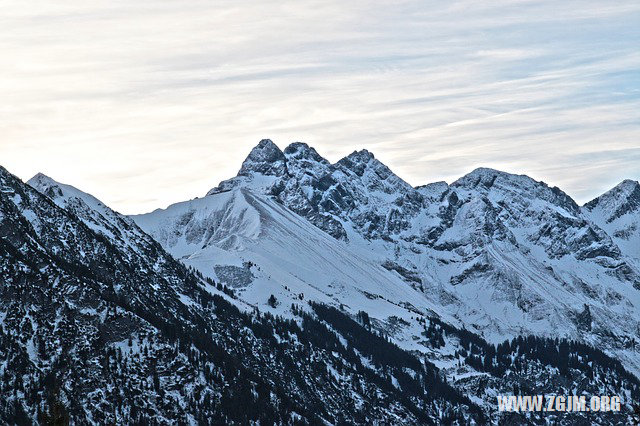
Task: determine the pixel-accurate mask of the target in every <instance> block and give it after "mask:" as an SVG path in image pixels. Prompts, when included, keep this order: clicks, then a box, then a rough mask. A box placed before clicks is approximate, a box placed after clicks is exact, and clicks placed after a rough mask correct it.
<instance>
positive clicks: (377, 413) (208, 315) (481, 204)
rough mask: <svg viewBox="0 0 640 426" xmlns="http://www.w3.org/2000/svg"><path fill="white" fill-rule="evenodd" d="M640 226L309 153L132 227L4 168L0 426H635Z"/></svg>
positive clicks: (625, 215)
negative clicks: (582, 402) (567, 403)
mask: <svg viewBox="0 0 640 426" xmlns="http://www.w3.org/2000/svg"><path fill="white" fill-rule="evenodd" d="M639 222H640V184H639V183H638V182H635V181H631V180H626V181H624V182H622V183H620V184H619V185H617V186H616V187H615V188H613V189H611V190H610V191H608V192H606V193H605V194H603V195H602V196H600V197H598V198H596V199H595V200H593V201H590V202H589V203H587V204H585V205H584V206H579V205H578V204H577V203H576V202H575V201H574V200H573V199H572V198H571V197H569V196H568V195H567V194H566V193H564V192H563V191H562V190H560V189H559V188H557V187H550V186H548V185H547V184H545V183H544V182H538V181H535V180H533V179H531V178H529V177H527V176H518V175H512V174H508V173H504V172H500V171H496V170H491V169H477V170H474V171H473V172H471V173H470V174H468V175H466V176H463V177H461V178H460V179H458V180H457V181H455V182H453V183H451V184H447V183H445V182H438V183H433V184H429V185H425V186H418V187H412V186H411V185H409V184H408V183H406V182H405V181H403V180H402V179H401V178H400V177H398V176H396V175H395V174H394V173H393V172H392V171H391V170H390V169H389V168H388V167H386V166H385V165H384V164H382V163H381V162H380V161H378V160H377V159H376V158H375V157H374V155H373V154H371V153H370V152H368V151H366V150H363V151H357V152H354V153H353V154H351V155H349V156H347V157H345V158H343V159H341V160H340V161H338V162H336V163H334V164H331V163H330V162H329V161H327V160H326V159H324V158H323V157H322V156H320V155H319V154H318V153H317V152H316V150H315V149H313V148H312V147H309V146H308V145H306V144H304V143H299V142H296V143H293V144H291V145H289V146H288V147H286V148H285V149H284V151H282V150H280V149H279V148H278V146H276V145H275V144H274V143H273V142H272V141H270V140H262V141H260V143H259V144H258V145H257V146H256V147H255V148H254V149H253V150H252V151H251V153H250V154H249V156H248V157H247V159H246V160H245V161H244V163H243V164H242V167H241V169H240V171H239V173H238V175H237V176H236V177H233V178H231V179H229V180H226V181H223V182H221V183H220V184H218V185H217V186H215V187H214V188H213V189H211V190H210V191H209V192H208V193H207V194H206V195H205V196H203V197H202V198H197V199H194V200H190V201H185V202H182V203H178V204H174V205H172V206H169V207H168V208H166V209H159V210H156V211H154V212H151V213H148V214H144V215H136V216H130V217H127V216H124V215H121V214H119V213H117V212H115V211H113V210H111V209H110V208H109V207H107V206H106V205H104V204H103V203H102V202H100V201H99V200H97V199H96V198H95V197H93V196H91V195H89V194H86V193H84V192H82V191H80V190H79V189H76V188H75V187H73V186H70V185H65V184H61V183H58V182H56V181H54V180H53V179H51V178H49V177H47V176H45V175H42V174H38V175H36V176H35V177H34V178H32V179H31V180H29V181H28V183H27V184H25V183H23V182H21V181H20V180H19V179H17V178H16V177H15V176H13V175H11V174H10V173H8V172H7V171H6V170H4V169H2V168H0V237H1V238H0V262H1V263H0V267H1V268H2V281H3V282H2V284H3V287H2V289H1V290H0V291H1V293H0V324H1V325H2V328H1V329H0V341H1V342H2V344H1V345H0V391H1V392H2V394H3V395H8V397H7V398H3V399H4V400H3V402H2V403H0V419H2V420H4V421H5V422H6V423H16V424H23V423H24V424H30V421H33V420H38V421H40V422H41V423H46V422H47V421H49V420H52V419H55V418H62V419H75V423H78V424H83V423H99V424H102V423H118V424H121V423H130V424H133V423H140V424H176V423H178V424H219V423H237V424H246V423H249V422H251V421H253V422H260V424H271V423H279V424H316V423H317V424H324V423H330V424H341V423H348V424H369V423H371V421H379V422H381V423H396V424H417V423H420V424H428V423H453V424H485V423H494V424H502V423H504V424H513V423H518V424H527V423H531V424H535V423H537V422H539V421H542V419H546V420H551V421H552V422H555V423H558V424H575V422H576V419H579V420H580V421H583V422H586V423H588V422H590V421H592V420H594V419H596V417H593V416H594V414H589V413H555V414H546V415H544V414H542V413H526V414H514V413H496V408H497V407H496V404H495V396H496V395H497V394H507V393H514V392H516V390H517V392H521V393H524V394H536V393H545V394H546V393H559V394H560V393H562V392H564V393H565V394H570V393H576V392H577V393H578V394H579V393H585V394H594V395H595V394H615V395H621V396H623V400H625V403H626V404H625V405H624V409H623V412H621V413H608V414H597V416H598V417H597V420H598V421H599V422H601V423H602V424H620V423H621V422H622V423H624V422H626V421H627V420H628V416H629V415H630V412H631V405H630V404H631V402H632V400H634V399H637V397H638V396H639V391H640V382H638V379H637V376H638V372H640V355H639V353H638V351H637V349H636V346H637V345H636V340H637V338H638V336H639V335H640V315H639V313H640V312H639V309H640V298H639V297H638V295H639V294H640V293H639V291H640V223H639ZM247 401H251V404H248V405H250V406H251V407H252V408H251V409H247ZM545 416H546V417H545ZM550 416H551V417H550Z"/></svg>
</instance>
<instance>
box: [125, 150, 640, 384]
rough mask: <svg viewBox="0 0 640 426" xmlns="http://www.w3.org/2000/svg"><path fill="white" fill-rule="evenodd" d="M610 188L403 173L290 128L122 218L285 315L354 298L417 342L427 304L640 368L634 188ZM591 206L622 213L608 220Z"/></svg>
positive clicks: (479, 174)
mask: <svg viewBox="0 0 640 426" xmlns="http://www.w3.org/2000/svg"><path fill="white" fill-rule="evenodd" d="M636 185H637V183H636ZM626 186H633V185H626V184H625V188H626ZM612 191H613V190H612ZM625 191H627V192H629V191H630V192H629V193H630V194H632V195H631V196H627V195H625V194H627V192H625ZM618 192H621V194H619V195H618V196H617V198H616V197H615V196H609V197H608V198H607V199H611V200H610V201H609V202H606V203H605V201H601V202H599V203H596V201H595V200H594V202H592V203H589V204H587V205H586V206H585V207H584V208H581V207H580V206H578V205H577V204H576V203H575V202H574V201H573V200H572V199H571V197H569V196H568V195H567V194H565V193H564V192H563V191H561V190H560V189H558V188H556V187H549V186H548V185H547V184H545V183H544V182H537V181H535V180H533V179H531V178H529V177H527V176H517V175H512V174H508V173H504V172H500V171H496V170H491V169H477V170H474V171H473V172H471V173H470V174H468V175H466V176H464V177H462V178H460V179H458V180H457V181H456V182H454V183H452V184H450V185H449V184H446V183H444V182H439V183H434V184H429V185H426V186H421V187H417V188H413V187H412V186H411V185H409V184H408V183H406V182H405V181H403V180H402V179H401V178H399V177H398V176H396V175H395V174H394V173H393V172H392V171H391V170H390V169H389V168H388V167H386V166H385V165H384V164H382V163H381V162H380V161H378V160H377V159H376V158H375V157H374V155H373V154H371V153H370V152H368V151H366V150H363V151H358V152H354V153H352V154H351V155H349V156H347V157H345V158H343V159H341V160H340V161H338V162H336V163H335V164H331V163H330V162H329V161H327V160H326V159H324V158H322V157H321V156H320V155H319V154H318V153H317V152H316V151H315V150H314V149H313V148H311V147H309V146H308V145H306V144H304V143H293V144H291V145H289V146H288V147H286V149H285V150H284V151H281V150H280V149H279V148H278V147H277V146H276V145H275V144H274V143H273V142H272V141H270V140H263V141H261V142H260V143H259V144H258V145H257V146H256V147H255V148H254V149H253V150H252V151H251V153H250V154H249V156H248V157H247V159H246V160H245V161H244V163H243V164H242V167H241V169H240V172H239V173H238V176H236V177H234V178H231V179H229V180H226V181H223V182H221V183H220V184H219V185H218V186H217V187H215V188H213V189H212V190H211V191H209V193H208V194H207V195H206V196H205V197H203V198H201V199H196V200H192V201H186V202H183V203H179V204H176V205H173V206H170V207H169V208H167V209H164V210H156V211H154V212H152V213H149V214H146V215H140V216H134V217H132V218H133V219H134V220H135V221H136V223H137V224H138V225H139V226H140V227H141V228H142V229H143V230H145V231H146V232H148V233H149V234H150V235H152V236H153V237H154V238H155V239H156V240H158V241H159V242H160V243H161V244H162V245H163V247H165V248H166V249H167V250H168V251H169V252H170V253H172V254H174V255H175V256H176V257H178V258H179V259H181V260H182V261H183V262H184V263H185V264H187V265H190V266H193V267H195V268H196V269H198V270H199V271H200V272H202V273H203V274H204V275H205V276H208V277H211V278H213V279H215V280H220V281H223V282H227V283H228V284H229V285H232V286H236V287H238V288H240V289H241V290H240V294H241V297H242V298H244V299H245V300H247V301H248V302H249V303H251V304H255V305H257V306H261V307H264V306H265V305H266V299H267V295H268V294H271V293H273V294H274V295H275V296H276V297H277V298H278V300H280V301H281V302H282V303H281V305H280V306H279V309H278V312H279V313H280V314H283V315H286V314H287V310H288V306H290V305H291V303H293V302H295V301H296V300H299V298H300V297H302V296H301V294H304V297H305V298H307V299H313V300H319V301H322V302H325V303H333V304H334V305H340V304H342V305H346V306H347V307H348V309H350V310H351V311H352V312H354V313H355V312H357V311H359V310H364V311H367V312H368V313H369V314H370V315H371V317H372V318H373V319H374V321H377V322H378V324H379V326H380V327H381V329H385V330H387V332H388V333H389V334H390V335H391V336H392V337H393V338H394V339H395V341H396V342H397V343H398V344H400V345H402V346H403V347H405V348H407V349H412V350H424V347H422V346H421V345H420V344H419V343H416V342H418V341H419V340H420V339H419V338H418V336H419V331H420V328H419V327H418V326H417V325H416V324H415V322H412V321H411V318H412V317H415V316H416V314H419V315H425V316H431V315H434V314H435V315H437V316H440V317H441V318H442V319H443V320H445V321H446V322H448V323H450V324H454V325H456V326H460V327H466V328H468V329H469V330H472V331H474V332H476V333H479V334H481V335H483V336H485V337H486V338H487V339H489V340H490V341H493V342H498V341H500V340H502V339H504V338H509V337H513V336H517V335H523V334H535V335H542V336H549V337H568V338H572V339H576V340H580V341H585V342H588V343H590V344H593V345H595V346H596V347H598V348H601V349H603V350H605V351H607V352H608V353H610V354H613V355H615V356H616V357H618V358H620V359H621V360H623V362H624V363H625V365H626V366H627V367H628V368H631V369H633V370H634V371H635V372H638V371H640V354H638V353H637V352H636V351H635V349H634V347H635V346H634V343H635V341H636V340H637V339H638V337H639V335H640V292H639V291H638V288H637V287H638V286H640V273H639V269H638V259H639V256H640V250H638V246H637V241H638V240H637V239H634V238H636V237H637V233H634V232H635V230H636V229H637V228H635V227H634V225H633V224H634V223H636V222H637V220H638V213H637V202H636V201H634V198H633V194H634V192H633V189H631V190H629V189H625V190H624V191H622V190H620V191H618ZM606 195H607V194H605V196H603V197H601V198H604V197H606ZM594 203H596V204H597V205H602V206H603V207H602V210H598V209H597V208H596V204H594ZM625 203H626V204H625ZM605 204H606V205H607V207H606V209H605V207H604V206H605ZM625 206H626V207H625ZM620 209H622V210H624V211H625V212H626V213H625V214H622V215H620V214H617V213H614V212H618V211H622V210H620ZM604 210H606V211H607V212H609V211H611V214H610V215H609V216H607V218H610V217H612V216H614V215H617V216H616V218H618V219H620V218H622V219H621V220H623V221H624V223H622V222H615V223H614V222H611V223H614V225H612V226H615V227H616V228H615V229H613V228H612V227H607V226H606V223H603V221H602V220H598V217H604V216H605V214H604V213H601V211H604ZM606 220H607V219H605V222H606ZM319 231H322V232H319ZM626 235H629V237H628V238H627V239H624V238H621V236H626ZM625 242H626V243H625ZM397 319H401V320H402V321H397ZM405 322H406V323H405Z"/></svg>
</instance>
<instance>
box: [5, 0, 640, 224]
mask: <svg viewBox="0 0 640 426" xmlns="http://www.w3.org/2000/svg"><path fill="white" fill-rule="evenodd" d="M0 5H1V6H2V14H0V28H1V30H0V52H1V54H0V97H1V99H0V165H2V166H4V167H5V168H7V169H8V170H9V171H11V172H12V173H14V174H17V175H18V176H19V177H21V178H22V179H23V180H27V179H29V178H30V177H31V176H33V175H34V174H36V173H37V172H42V173H44V174H46V175H48V176H51V177H52V178H54V179H56V180H58V181H60V182H63V183H68V184H72V185H74V186H76V187H78V188H80V189H82V190H84V191H86V192H89V193H91V194H93V195H95V196H97V197H98V198H100V199H101V200H102V201H103V202H105V203H106V204H107V205H109V206H111V207H112V208H115V209H116V210H118V211H120V212H122V213H127V214H133V213H143V212H148V211H151V210H154V209H156V208H161V207H166V206H167V205H169V204H171V203H174V202H178V201H182V200H186V199H191V198H194V197H196V196H203V195H204V194H205V193H206V192H207V190H209V189H210V188H212V187H214V186H216V185H217V184H218V182H220V181H221V180H224V179H227V178H230V177H232V176H234V175H235V174H236V173H237V171H238V170H239V168H240V165H241V163H242V161H243V159H244V158H245V157H246V156H247V154H248V153H249V151H250V150H251V148H252V147H253V146H255V145H256V144H257V143H258V141H259V140H260V139H263V138H270V139H272V140H273V141H274V142H275V143H276V144H278V145H279V146H280V147H281V148H284V147H286V146H287V145H288V144H289V143H291V142H294V141H303V142H307V143H308V144H310V145H311V146H313V147H315V148H316V150H317V151H318V152H319V153H320V154H321V155H323V156H324V157H326V158H327V159H329V160H330V161H337V160H339V159H340V158H342V157H343V156H345V155H348V154H349V153H351V152H353V151H354V150H360V149H368V150H369V151H371V152H373V153H374V154H375V155H376V157H377V158H378V159H380V160H381V161H382V162H384V163H385V164H387V165H388V166H389V167H390V168H391V169H392V170H393V171H394V172H395V173H396V174H397V175H399V176H400V177H402V178H403V179H405V180H406V181H407V182H409V183H411V184H412V185H422V184H426V183H429V182H434V181H440V180H445V181H448V182H451V181H453V180H455V179H457V178H458V177H460V176H462V175H464V174H465V173H468V172H470V171H471V170H473V169H474V168H476V167H480V166H483V167H492V168H496V169H499V170H503V171H507V172H511V173H517V174H527V175H529V176H531V177H533V178H535V179H537V180H543V181H545V182H547V183H548V184H550V185H557V186H559V187H560V188H562V189H563V190H564V191H566V192H567V193H568V194H569V195H571V196H572V197H573V198H574V199H576V200H577V201H578V202H580V203H582V202H586V201H588V200H590V199H591V198H594V197H595V196H597V195H599V194H601V193H602V192H604V191H606V190H608V189H610V188H611V187H612V186H614V185H615V184H617V183H618V182H620V181H622V180H623V179H626V178H629V179H635V180H638V179H640V48H639V47H640V2H638V1H637V0H632V1H627V0H619V1H615V2H602V1H591V0H588V1H572V0H566V1H557V0H553V1H528V0H514V1H504V0H497V1H449V2H443V1H441V2H434V1H403V0H397V1H386V2H380V1H376V0H367V1H359V0H352V1H348V2H345V1H343V0H340V1H336V0H323V1H307V0H296V1H287V0H283V1H273V2H272V1H268V0H260V1H249V0H234V1H225V0H216V1H200V0H197V1H196V0H180V1H176V0H136V1H135V2H134V1H130V0H126V1H122V0H109V1H95V0H82V1H75V0H71V1H64V2H51V1H48V0H47V1H41V0H31V1H28V2H25V1H15V0H8V1H7V0H5V1H2V2H0Z"/></svg>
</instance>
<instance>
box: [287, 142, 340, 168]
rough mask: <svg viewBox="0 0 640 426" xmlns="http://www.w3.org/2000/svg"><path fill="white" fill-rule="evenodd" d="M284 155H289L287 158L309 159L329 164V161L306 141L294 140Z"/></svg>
mask: <svg viewBox="0 0 640 426" xmlns="http://www.w3.org/2000/svg"><path fill="white" fill-rule="evenodd" d="M284 155H285V157H287V160H292V159H295V160H309V161H316V162H318V163H323V164H327V165H328V164H329V161H327V160H326V159H325V158H324V157H322V156H321V155H320V154H318V152H317V151H316V150H315V149H314V148H313V147H310V146H309V145H308V144H306V143H304V142H293V143H291V144H289V146H287V147H286V148H285V150H284Z"/></svg>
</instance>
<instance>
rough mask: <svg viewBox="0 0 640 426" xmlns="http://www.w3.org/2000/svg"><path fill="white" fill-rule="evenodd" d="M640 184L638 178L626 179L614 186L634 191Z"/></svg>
mask: <svg viewBox="0 0 640 426" xmlns="http://www.w3.org/2000/svg"><path fill="white" fill-rule="evenodd" d="M639 186H640V182H638V181H637V180H631V179H625V180H623V181H622V182H620V183H619V184H617V185H616V186H615V187H614V189H619V190H621V191H625V192H631V191H634V190H635V189H636V188H638V187H639Z"/></svg>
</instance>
